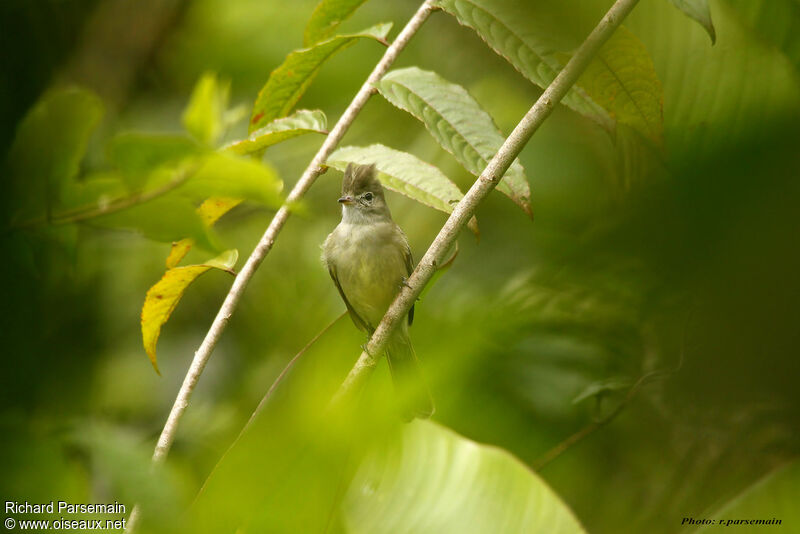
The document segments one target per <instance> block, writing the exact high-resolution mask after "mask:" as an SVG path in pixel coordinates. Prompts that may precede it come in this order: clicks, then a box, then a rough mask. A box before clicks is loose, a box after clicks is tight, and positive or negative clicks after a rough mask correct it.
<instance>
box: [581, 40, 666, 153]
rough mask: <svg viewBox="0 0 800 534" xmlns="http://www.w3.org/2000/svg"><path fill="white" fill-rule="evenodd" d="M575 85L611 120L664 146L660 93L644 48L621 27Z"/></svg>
mask: <svg viewBox="0 0 800 534" xmlns="http://www.w3.org/2000/svg"><path fill="white" fill-rule="evenodd" d="M578 84H579V85H580V86H581V87H583V88H584V90H585V91H586V93H587V94H589V95H590V96H591V97H592V99H594V101H595V102H597V103H598V104H600V105H601V106H603V108H604V109H605V110H606V111H608V113H609V114H610V115H611V117H613V118H614V119H615V120H617V121H619V122H620V123H622V124H625V125H628V126H630V127H632V128H633V129H634V130H636V131H637V132H639V133H641V134H643V135H644V136H645V137H646V138H647V139H650V140H651V141H653V142H654V143H655V145H656V146H659V147H660V146H661V145H662V144H663V142H664V139H663V138H664V117H663V112H662V105H663V102H662V100H663V90H662V88H661V82H660V81H659V79H658V76H657V75H656V71H655V67H654V66H653V60H652V59H651V58H650V55H649V54H648V53H647V49H646V48H645V47H644V44H642V42H641V41H640V40H639V39H638V38H637V37H636V36H635V35H634V34H633V33H631V32H630V31H628V29H626V28H625V27H620V28H617V31H615V32H614V34H613V35H612V36H611V38H610V39H609V40H608V41H607V42H606V43H605V44H604V45H603V47H602V48H601V49H600V50H599V52H598V53H597V56H596V57H595V59H594V60H593V61H592V62H591V63H590V64H589V66H588V67H587V68H586V70H585V71H584V72H583V74H582V75H581V77H580V78H579V79H578Z"/></svg>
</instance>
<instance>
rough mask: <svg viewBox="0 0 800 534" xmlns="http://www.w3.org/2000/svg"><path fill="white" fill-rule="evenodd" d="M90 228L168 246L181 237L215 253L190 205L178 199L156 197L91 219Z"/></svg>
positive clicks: (183, 199)
mask: <svg viewBox="0 0 800 534" xmlns="http://www.w3.org/2000/svg"><path fill="white" fill-rule="evenodd" d="M88 222H90V223H91V224H94V225H97V226H102V227H107V228H120V229H124V230H131V231H136V232H140V233H141V234H142V235H144V236H145V237H147V238H148V239H152V240H154V241H160V242H164V243H170V242H172V241H178V240H180V239H183V238H185V237H190V238H192V239H194V241H195V243H197V244H198V245H199V246H201V247H202V248H204V249H206V250H216V249H217V247H216V246H215V244H214V242H213V238H212V236H211V235H210V233H209V231H208V228H207V227H206V225H205V224H204V223H203V220H202V218H201V217H200V215H198V213H197V211H196V208H195V205H194V202H193V201H192V200H191V199H188V198H184V197H181V196H176V195H172V196H164V197H159V198H156V199H153V200H150V201H148V202H145V203H143V204H137V205H134V206H132V207H130V208H127V209H124V210H121V211H118V212H115V213H111V214H108V215H100V216H98V217H95V218H92V219H91V220H90V221H88Z"/></svg>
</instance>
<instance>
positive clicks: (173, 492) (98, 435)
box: [56, 422, 183, 532]
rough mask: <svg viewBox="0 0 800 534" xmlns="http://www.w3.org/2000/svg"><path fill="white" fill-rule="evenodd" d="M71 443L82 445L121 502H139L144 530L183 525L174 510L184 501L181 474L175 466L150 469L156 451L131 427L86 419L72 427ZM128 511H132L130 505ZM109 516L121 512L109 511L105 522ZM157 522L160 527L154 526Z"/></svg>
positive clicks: (98, 477) (100, 477) (97, 473)
mask: <svg viewBox="0 0 800 534" xmlns="http://www.w3.org/2000/svg"><path fill="white" fill-rule="evenodd" d="M67 443H68V444H69V446H70V447H72V448H74V447H78V448H79V450H80V451H81V452H82V453H83V454H85V455H86V457H87V459H89V460H91V464H90V465H91V468H92V472H93V476H95V477H96V480H99V481H102V482H103V484H104V485H106V487H108V488H109V490H110V491H113V492H114V495H116V496H118V498H119V501H120V502H125V503H129V502H135V503H137V505H138V506H140V507H141V510H142V516H143V519H144V523H143V524H141V525H140V526H141V527H143V528H142V530H143V531H145V532H170V531H175V530H176V529H177V528H178V527H179V526H180V520H179V519H178V518H176V517H175V514H174V512H173V511H174V510H175V508H176V507H180V506H181V505H182V503H181V493H182V491H181V490H182V489H183V484H182V481H181V478H180V477H179V476H178V472H177V471H176V470H175V469H173V468H172V467H165V468H164V469H159V470H158V472H154V471H153V470H152V469H150V465H151V456H152V452H153V451H152V450H151V449H150V448H149V446H148V445H147V444H146V443H145V440H143V439H142V438H141V436H139V435H136V434H134V433H132V432H130V430H128V429H127V428H116V427H112V426H107V425H104V424H97V423H91V422H86V423H82V424H80V425H78V426H76V427H75V428H74V429H72V432H71V433H70V440H69V441H68V442H67ZM62 447H63V444H62ZM149 449H150V450H149ZM56 456H60V455H59V454H56ZM126 506H127V505H126ZM126 511H127V512H130V508H128V509H127V510H126ZM100 517H101V516H99V515H98V516H97V518H98V519H99V518H100ZM106 518H107V519H111V520H117V519H119V516H118V515H117V516H116V517H114V516H112V515H110V514H109V515H108V516H106V517H105V518H104V522H105V519H106ZM153 526H155V527H156V528H157V530H155V531H154V530H151V527H153ZM161 529H163V530H161Z"/></svg>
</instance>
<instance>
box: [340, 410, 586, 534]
mask: <svg viewBox="0 0 800 534" xmlns="http://www.w3.org/2000/svg"><path fill="white" fill-rule="evenodd" d="M343 509H344V522H345V526H346V529H345V530H346V532H348V533H351V534H356V533H367V532H368V533H370V534H382V533H387V534H389V533H391V534H405V533H409V534H410V533H414V534H427V533H430V534H448V533H453V534H456V533H458V534H471V533H474V534H484V533H486V532H492V533H497V534H502V533H508V534H518V533H520V532H547V533H550V534H567V533H575V534H578V533H584V532H585V531H584V529H583V528H582V527H581V525H580V523H578V520H577V519H576V518H575V516H574V515H573V513H572V512H571V511H570V509H569V508H568V507H567V506H566V505H565V504H564V503H563V502H562V501H561V500H560V499H559V498H558V496H557V495H556V494H555V493H554V492H553V490H551V489H550V488H549V487H548V486H547V485H546V484H545V483H544V481H542V480H541V479H540V478H539V477H538V476H537V475H536V474H535V473H533V472H532V471H531V470H530V469H528V468H527V467H526V466H525V465H524V464H523V463H522V462H520V461H519V460H517V459H516V458H514V457H513V456H511V455H510V454H509V453H507V452H505V451H503V450H501V449H498V448H495V447H488V446H485V445H480V444H478V443H475V442H473V441H470V440H468V439H465V438H463V437H461V436H459V435H457V434H455V433H454V432H452V431H450V430H448V429H446V428H443V427H441V426H439V425H436V424H434V423H432V422H430V421H415V422H413V423H411V424H409V425H406V427H405V429H404V431H403V434H402V440H401V441H400V442H397V441H394V442H392V443H390V444H388V445H387V447H386V448H385V450H381V451H379V452H376V453H374V454H372V455H371V456H369V457H367V459H366V460H365V461H364V462H363V463H362V465H361V468H360V469H359V471H358V473H357V474H356V476H355V478H354V480H353V482H352V483H351V485H350V488H349V490H348V492H347V494H346V495H345V499H344V503H343Z"/></svg>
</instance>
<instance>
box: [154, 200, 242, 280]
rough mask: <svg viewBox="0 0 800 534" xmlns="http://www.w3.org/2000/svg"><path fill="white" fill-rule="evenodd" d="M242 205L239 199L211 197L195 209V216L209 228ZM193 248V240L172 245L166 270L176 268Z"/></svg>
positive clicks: (183, 240)
mask: <svg viewBox="0 0 800 534" xmlns="http://www.w3.org/2000/svg"><path fill="white" fill-rule="evenodd" d="M241 203H242V199H240V198H224V197H212V198H207V199H206V200H204V201H203V203H202V204H200V205H199V206H198V207H197V214H198V215H199V216H200V219H201V220H202V221H203V224H204V225H206V227H208V228H210V227H211V226H213V225H214V223H215V222H217V220H218V219H219V218H220V217H222V216H223V215H225V214H226V213H228V211H230V210H232V209H233V208H235V207H236V206H238V205H239V204H241ZM193 246H194V239H191V238H188V237H187V238H184V239H181V240H180V241H175V242H173V243H172V247H171V248H170V250H169V255H168V256H167V261H166V264H167V269H172V268H173V267H176V266H177V265H178V264H179V263H180V262H181V260H182V259H183V258H184V257H186V254H188V253H189V251H190V250H191V249H192V247H193Z"/></svg>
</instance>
